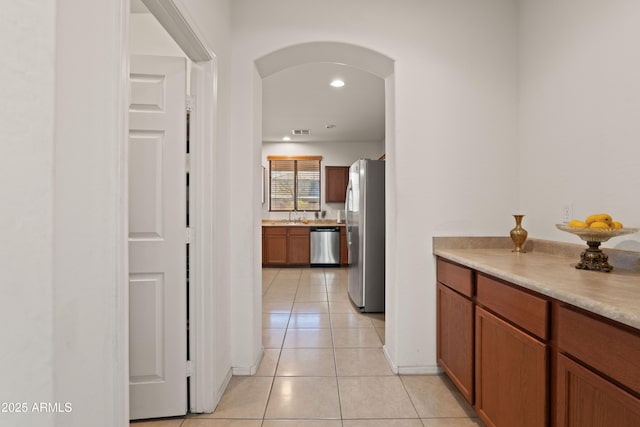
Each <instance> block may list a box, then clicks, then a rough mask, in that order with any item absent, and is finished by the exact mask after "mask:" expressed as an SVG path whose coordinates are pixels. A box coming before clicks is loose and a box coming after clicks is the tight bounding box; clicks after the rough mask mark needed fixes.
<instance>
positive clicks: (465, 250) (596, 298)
mask: <svg viewBox="0 0 640 427" xmlns="http://www.w3.org/2000/svg"><path fill="white" fill-rule="evenodd" d="M586 247H587V246H586V244H585V245H584V246H583V245H573V244H568V243H560V242H551V241H545V240H537V239H530V240H528V241H527V243H526V245H525V249H526V250H527V253H524V254H516V253H513V252H511V249H512V248H513V243H512V242H511V239H509V238H508V237H505V238H502V237H486V238H485V237H434V238H433V253H434V255H437V256H440V257H442V258H446V259H448V260H451V261H454V262H456V263H459V264H462V265H464V266H467V267H470V268H472V269H474V270H476V271H479V272H482V273H486V274H488V275H491V276H493V277H496V278H499V279H503V280H505V281H508V282H511V283H514V284H516V285H519V286H522V287H524V288H527V289H530V290H532V291H535V292H538V293H540V294H542V295H546V296H548V297H551V298H554V299H556V300H559V301H563V302H566V303H568V304H571V305H574V306H576V307H579V308H582V309H585V310H588V311H590V312H593V313H596V314H599V315H601V316H603V317H606V318H609V319H611V320H615V321H617V322H620V323H623V324H625V325H628V326H631V327H633V328H636V329H640V253H638V252H629V251H620V250H615V249H608V248H605V249H604V252H605V253H606V254H607V255H608V256H609V264H611V265H612V266H613V267H614V268H613V271H611V272H610V273H603V272H597V271H586V270H578V269H576V268H575V267H574V266H575V264H577V263H578V261H579V259H580V253H581V252H582V251H583V250H584V249H586Z"/></svg>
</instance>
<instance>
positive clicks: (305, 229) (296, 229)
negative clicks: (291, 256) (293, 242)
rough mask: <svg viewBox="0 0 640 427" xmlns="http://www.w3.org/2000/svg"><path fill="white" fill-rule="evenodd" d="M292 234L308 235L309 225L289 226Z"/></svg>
mask: <svg viewBox="0 0 640 427" xmlns="http://www.w3.org/2000/svg"><path fill="white" fill-rule="evenodd" d="M289 235H290V236H308V235H309V227H289Z"/></svg>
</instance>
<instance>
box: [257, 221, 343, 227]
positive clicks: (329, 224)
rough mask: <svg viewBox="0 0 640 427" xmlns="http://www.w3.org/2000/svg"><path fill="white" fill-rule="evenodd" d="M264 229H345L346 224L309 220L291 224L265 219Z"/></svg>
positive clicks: (263, 222)
mask: <svg viewBox="0 0 640 427" xmlns="http://www.w3.org/2000/svg"><path fill="white" fill-rule="evenodd" d="M262 226H263V227H344V223H338V222H337V221H336V220H335V219H319V220H315V219H314V220H309V221H308V222H307V223H306V224H305V223H303V222H289V221H287V220H286V219H285V220H282V219H263V220H262Z"/></svg>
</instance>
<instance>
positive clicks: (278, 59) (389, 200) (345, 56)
mask: <svg viewBox="0 0 640 427" xmlns="http://www.w3.org/2000/svg"><path fill="white" fill-rule="evenodd" d="M254 62H255V68H256V71H257V73H258V75H259V77H260V78H261V79H265V78H267V77H269V76H271V75H273V74H275V73H278V72H280V71H283V70H285V69H288V68H291V67H296V66H300V65H303V64H311V63H338V64H343V65H347V66H350V67H354V68H357V69H360V70H362V71H366V72H368V73H371V74H373V75H375V76H377V77H379V78H381V79H383V80H384V82H385V143H384V147H385V156H386V160H387V163H386V170H387V179H386V183H385V186H386V211H387V215H386V222H387V224H393V223H395V194H394V191H393V189H394V188H395V178H394V176H395V160H394V159H395V156H394V152H395V120H394V118H395V111H394V106H395V102H394V99H395V84H394V60H393V59H391V58H390V57H388V56H386V55H383V54H381V53H379V52H376V51H374V50H371V49H368V48H365V47H362V46H357V45H353V44H348V43H342V42H308V43H301V44H296V45H292V46H288V47H285V48H282V49H278V50H276V51H273V52H271V53H269V54H266V55H264V56H262V57H260V58H258V59H256V60H255V61H254ZM257 83H258V87H255V88H254V90H255V91H256V92H258V91H261V89H262V87H261V81H260V82H257ZM254 95H255V93H254ZM254 99H259V97H257V96H254ZM254 111H260V114H262V113H263V112H262V111H261V106H259V105H254ZM387 230H391V232H387V235H386V237H385V247H386V254H387V256H386V261H385V264H386V268H385V270H386V273H385V275H386V277H385V281H386V283H387V302H386V313H387V319H388V320H387V322H386V337H387V339H386V342H387V343H395V334H394V325H395V324H396V312H397V310H396V308H395V305H394V302H395V298H393V296H392V295H390V292H389V289H390V287H393V286H394V284H393V283H392V282H391V281H390V280H389V278H391V277H395V264H396V263H395V258H394V257H393V255H392V254H394V253H395V233H394V232H393V228H392V227H387ZM254 244H256V245H259V244H260V241H259V240H255V241H254ZM254 249H255V250H254V252H255V251H257V248H254ZM257 268H259V267H257ZM254 277H261V275H260V274H254ZM258 288H261V287H258ZM391 294H392V293H391ZM392 345H394V344H392ZM384 351H385V355H386V356H387V359H388V361H389V364H390V365H391V367H392V369H393V370H394V371H396V370H397V369H396V367H395V364H394V363H393V361H392V360H391V358H390V357H389V352H388V351H387V349H386V348H385V350H384Z"/></svg>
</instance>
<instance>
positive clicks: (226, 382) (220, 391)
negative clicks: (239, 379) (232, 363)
mask: <svg viewBox="0 0 640 427" xmlns="http://www.w3.org/2000/svg"><path fill="white" fill-rule="evenodd" d="M232 376H233V369H229V370H228V371H227V375H226V377H225V378H224V381H222V384H221V385H220V387H218V391H217V392H216V395H215V402H214V405H213V411H215V410H216V408H217V407H218V403H220V399H222V395H223V394H224V392H225V391H226V390H227V386H228V385H229V381H231V377H232ZM213 411H211V412H213Z"/></svg>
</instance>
